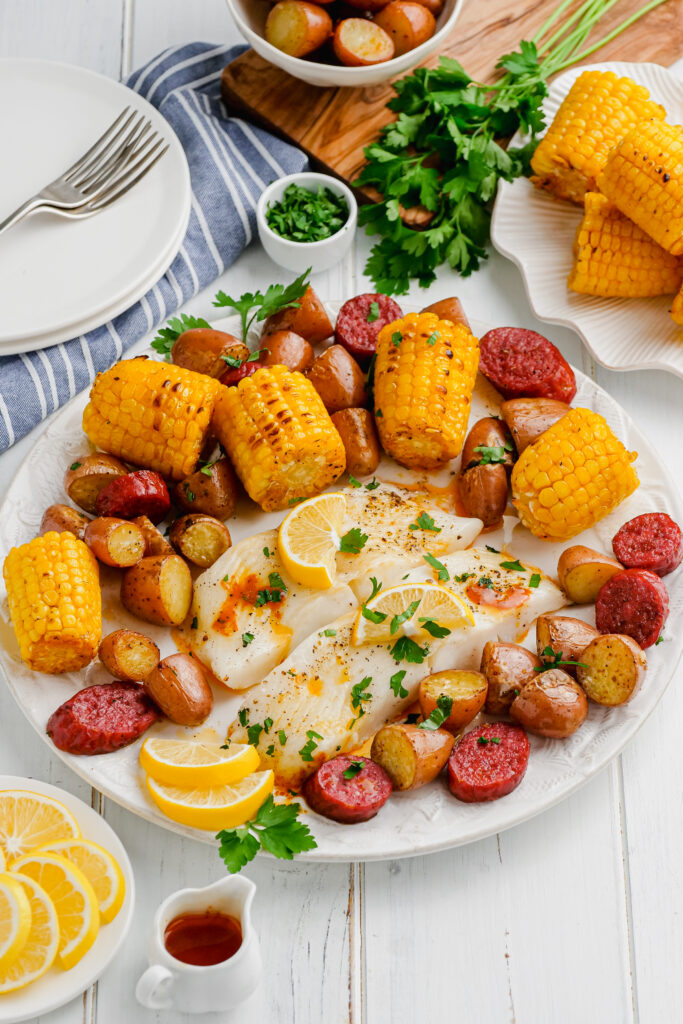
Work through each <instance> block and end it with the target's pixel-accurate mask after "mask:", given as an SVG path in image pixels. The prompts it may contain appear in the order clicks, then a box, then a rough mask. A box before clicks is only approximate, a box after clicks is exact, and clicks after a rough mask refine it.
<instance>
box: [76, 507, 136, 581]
mask: <svg viewBox="0 0 683 1024" xmlns="http://www.w3.org/2000/svg"><path fill="white" fill-rule="evenodd" d="M83 540H84V541H85V543H86V544H87V545H88V547H89V548H90V550H91V551H92V553H93V555H94V556H95V558H96V559H97V561H98V562H103V563H104V564H105V565H113V566H114V567H115V568H117V569H126V568H128V567H129V566H131V565H136V564H137V563H138V562H139V561H140V559H141V558H142V557H143V556H144V554H145V538H144V535H143V533H142V530H141V529H140V527H139V526H135V525H134V524H133V523H129V522H127V520H125V519H116V518H115V517H114V516H99V517H98V518H97V519H91V520H90V522H89V523H88V525H87V527H86V529H85V534H84V535H83Z"/></svg>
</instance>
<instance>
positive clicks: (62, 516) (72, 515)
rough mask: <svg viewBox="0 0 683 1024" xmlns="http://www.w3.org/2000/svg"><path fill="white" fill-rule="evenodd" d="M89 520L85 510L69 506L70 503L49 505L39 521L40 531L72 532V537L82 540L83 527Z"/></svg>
mask: <svg viewBox="0 0 683 1024" xmlns="http://www.w3.org/2000/svg"><path fill="white" fill-rule="evenodd" d="M89 522H90V519H89V517H88V516H86V514H85V512H79V511H78V509H75V508H71V505H50V506H49V508H46V509H45V512H44V513H43V518H42V520H41V523H40V532H41V534H43V533H50V532H51V531H53V530H54V531H55V533H73V535H74V537H78V539H79V540H83V535H84V533H85V528H86V526H87V525H88V523H89Z"/></svg>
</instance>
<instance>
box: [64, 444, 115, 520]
mask: <svg viewBox="0 0 683 1024" xmlns="http://www.w3.org/2000/svg"><path fill="white" fill-rule="evenodd" d="M127 472H128V470H127V469H126V467H125V466H124V464H123V463H122V462H121V461H120V460H119V459H115V458H114V456H113V455H105V454H104V452H95V454H94V455H82V456H81V457H80V458H78V459H76V460H75V461H74V462H72V463H71V465H70V466H69V468H68V469H67V471H66V473H65V474H64V490H65V491H66V493H67V494H68V495H69V497H70V498H71V500H72V501H73V502H75V503H76V505H79V506H80V507H81V508H82V509H83V511H84V512H89V513H90V515H93V514H94V512H95V502H96V501H97V495H98V494H99V493H100V491H101V490H102V488H103V487H106V486H107V484H110V483H111V482H112V480H115V479H116V477H118V476H125V475H126V473H127Z"/></svg>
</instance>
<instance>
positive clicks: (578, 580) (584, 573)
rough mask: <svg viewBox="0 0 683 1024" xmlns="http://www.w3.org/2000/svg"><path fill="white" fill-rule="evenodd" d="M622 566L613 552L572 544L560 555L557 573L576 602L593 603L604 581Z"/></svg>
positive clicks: (565, 590) (561, 584) (566, 591)
mask: <svg viewBox="0 0 683 1024" xmlns="http://www.w3.org/2000/svg"><path fill="white" fill-rule="evenodd" d="M623 568H624V567H623V565H622V564H621V562H617V560H616V558H612V557H611V555H603V554H602V553H601V552H600V551H593V549H592V548H586V547H584V546H583V544H573V545H572V546H571V547H570V548H566V549H565V550H564V551H563V552H562V554H561V555H560V559H559V561H558V563H557V577H558V579H559V581H560V586H561V587H562V589H563V590H564V592H565V594H566V595H567V597H568V598H569V600H570V601H573V602H574V604H594V603H595V599H596V597H597V596H598V592H599V591H600V588H601V587H602V585H603V583H606V582H607V580H609V579H611V578H612V576H614V574H615V573H617V572H621V570H622V569H623Z"/></svg>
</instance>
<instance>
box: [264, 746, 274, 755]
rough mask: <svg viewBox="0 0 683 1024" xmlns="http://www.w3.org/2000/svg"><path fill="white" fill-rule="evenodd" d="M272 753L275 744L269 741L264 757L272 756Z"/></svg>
mask: <svg viewBox="0 0 683 1024" xmlns="http://www.w3.org/2000/svg"><path fill="white" fill-rule="evenodd" d="M274 753H275V744H274V743H271V744H270V746H269V747H268V748H267V750H266V757H272V756H273V754H274Z"/></svg>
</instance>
